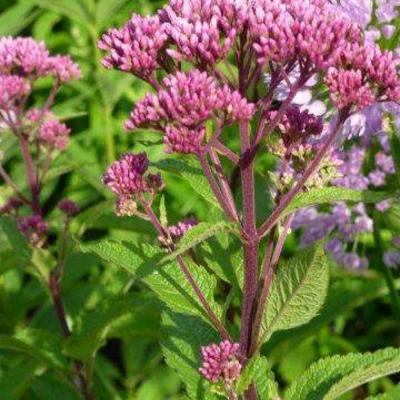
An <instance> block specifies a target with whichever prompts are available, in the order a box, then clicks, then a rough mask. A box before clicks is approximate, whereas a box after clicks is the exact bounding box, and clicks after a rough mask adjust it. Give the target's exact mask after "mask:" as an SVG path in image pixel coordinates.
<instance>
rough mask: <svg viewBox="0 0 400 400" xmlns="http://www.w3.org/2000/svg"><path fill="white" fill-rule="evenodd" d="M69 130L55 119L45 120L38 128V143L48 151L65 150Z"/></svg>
mask: <svg viewBox="0 0 400 400" xmlns="http://www.w3.org/2000/svg"><path fill="white" fill-rule="evenodd" d="M70 132H71V130H70V129H69V128H68V127H67V125H65V124H63V123H61V122H60V121H58V120H56V119H53V118H51V119H46V120H45V121H44V122H43V124H42V125H41V127H40V131H39V141H40V143H41V144H42V145H43V146H44V147H46V148H47V149H49V150H59V151H62V150H65V149H66V148H67V147H68V144H69V134H70Z"/></svg>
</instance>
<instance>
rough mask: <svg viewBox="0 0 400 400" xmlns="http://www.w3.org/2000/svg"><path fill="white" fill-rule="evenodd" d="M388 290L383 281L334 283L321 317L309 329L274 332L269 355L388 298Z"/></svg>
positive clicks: (357, 279)
mask: <svg viewBox="0 0 400 400" xmlns="http://www.w3.org/2000/svg"><path fill="white" fill-rule="evenodd" d="M396 288H398V289H399V288H400V281H399V280H398V281H397V282H396ZM387 294H388V288H387V285H386V283H385V281H384V280H383V279H377V278H376V277H374V278H366V277H354V276H348V275H345V276H344V277H340V278H335V279H333V281H332V283H331V285H330V288H329V291H328V295H327V298H326V301H325V304H324V306H323V307H322V308H321V310H320V312H319V314H318V315H317V316H315V317H314V318H313V319H312V320H311V321H310V322H309V323H307V324H306V325H302V326H299V327H297V328H294V329H291V330H290V331H280V332H275V334H274V335H273V336H272V338H271V340H270V341H269V342H268V343H266V345H265V347H266V349H265V350H266V351H269V350H271V349H273V348H275V347H276V346H277V345H278V344H279V343H281V342H283V341H285V340H289V339H292V340H295V341H296V342H297V341H298V340H300V339H301V338H303V337H305V336H307V335H310V334H312V333H314V332H316V331H317V330H319V329H320V328H321V327H322V326H324V325H325V324H327V323H329V322H330V321H333V320H334V319H336V318H337V316H338V315H346V313H348V312H350V311H351V310H353V309H355V308H357V307H360V306H362V305H364V304H365V303H367V302H369V301H372V300H374V299H377V298H381V297H383V296H387Z"/></svg>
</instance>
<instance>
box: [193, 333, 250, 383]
mask: <svg viewBox="0 0 400 400" xmlns="http://www.w3.org/2000/svg"><path fill="white" fill-rule="evenodd" d="M238 351H239V344H238V343H231V342H230V341H228V340H225V341H223V342H221V343H220V344H219V345H217V344H210V345H208V346H205V347H202V348H201V354H202V357H203V365H202V367H201V368H200V372H201V373H202V374H203V376H204V377H205V378H206V379H207V380H209V381H211V382H213V383H216V382H218V381H223V382H224V383H225V384H226V385H229V386H230V385H232V383H234V382H235V381H236V380H237V379H238V378H239V375H240V372H241V369H242V365H241V363H240V362H239V360H238Z"/></svg>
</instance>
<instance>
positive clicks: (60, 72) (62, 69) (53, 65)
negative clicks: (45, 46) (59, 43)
mask: <svg viewBox="0 0 400 400" xmlns="http://www.w3.org/2000/svg"><path fill="white" fill-rule="evenodd" d="M48 69H49V72H50V74H51V75H53V76H55V77H56V78H57V79H58V80H59V81H60V82H62V83H66V82H69V81H72V80H77V79H81V77H82V73H81V70H80V68H79V66H78V65H77V64H75V63H74V62H73V61H72V59H71V57H69V56H60V55H58V56H54V57H49V60H48Z"/></svg>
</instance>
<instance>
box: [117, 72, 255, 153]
mask: <svg viewBox="0 0 400 400" xmlns="http://www.w3.org/2000/svg"><path fill="white" fill-rule="evenodd" d="M163 87H164V88H163V89H160V90H159V92H158V93H157V95H155V94H151V93H149V94H147V96H146V97H144V98H143V99H142V100H141V101H139V102H138V103H137V104H136V106H135V108H134V109H133V111H132V113H131V116H130V119H129V121H127V122H126V124H125V126H126V128H127V129H129V130H133V129H135V128H138V127H147V126H151V127H154V128H155V129H161V130H164V129H166V137H165V144H166V146H167V151H179V152H182V153H197V152H200V151H201V147H202V144H201V142H202V141H203V138H204V134H205V130H204V126H202V125H201V124H202V123H204V122H205V121H206V120H208V119H210V118H213V117H214V116H218V117H221V118H223V119H224V120H225V121H226V122H227V123H232V122H235V121H239V120H249V119H250V118H251V116H252V114H253V112H254V105H253V104H251V103H248V102H247V100H246V99H244V98H243V97H242V96H241V95H240V94H239V93H238V92H237V91H232V90H231V89H230V88H229V87H228V86H226V85H225V86H223V87H221V86H219V84H218V82H217V81H216V80H215V79H214V78H213V77H211V76H209V75H208V74H207V73H206V72H201V71H199V70H192V71H190V72H188V73H184V72H178V73H177V74H176V75H169V76H167V77H166V78H164V80H163Z"/></svg>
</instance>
